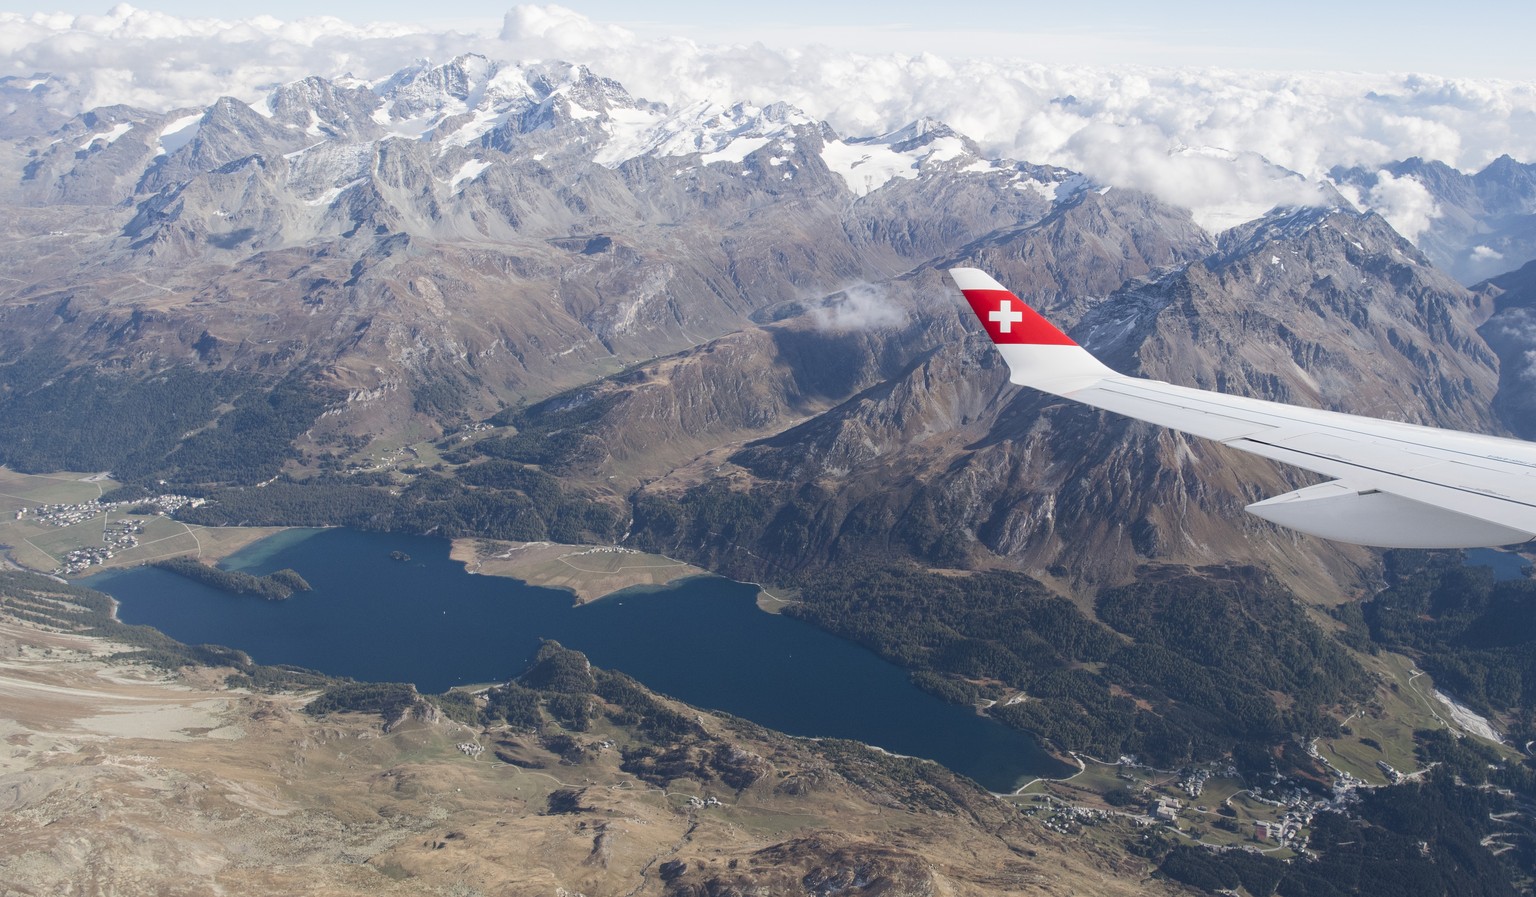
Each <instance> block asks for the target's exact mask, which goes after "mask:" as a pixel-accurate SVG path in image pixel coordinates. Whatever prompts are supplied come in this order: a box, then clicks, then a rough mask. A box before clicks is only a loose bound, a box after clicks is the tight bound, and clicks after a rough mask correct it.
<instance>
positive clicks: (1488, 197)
mask: <svg viewBox="0 0 1536 897" xmlns="http://www.w3.org/2000/svg"><path fill="white" fill-rule="evenodd" d="M1383 171H1384V172H1386V173H1387V175H1388V176H1389V177H1391V178H1393V179H1400V178H1409V179H1411V180H1412V182H1413V183H1414V184H1415V185H1416V186H1418V187H1421V188H1422V189H1423V190H1424V191H1425V193H1426V195H1427V198H1428V199H1429V200H1431V201H1432V203H1433V208H1432V209H1429V210H1426V213H1427V214H1428V216H1429V220H1428V225H1427V227H1426V229H1425V230H1424V232H1423V233H1422V234H1420V235H1418V237H1417V243H1418V245H1419V247H1420V248H1421V249H1423V250H1424V253H1425V255H1427V256H1428V257H1429V258H1430V259H1431V260H1433V261H1434V263H1435V265H1436V266H1437V267H1439V268H1441V269H1442V270H1444V271H1445V272H1447V273H1448V274H1450V275H1451V276H1452V277H1454V278H1456V280H1458V281H1459V282H1461V283H1464V284H1473V283H1477V282H1478V281H1481V280H1484V279H1486V278H1488V277H1491V276H1493V275H1496V274H1500V273H1502V272H1505V271H1509V270H1511V269H1513V268H1517V267H1519V266H1520V265H1522V264H1524V263H1525V262H1527V261H1530V260H1531V259H1533V258H1536V165H1531V164H1526V163H1521V162H1516V161H1515V160H1514V159H1511V158H1510V157H1509V156H1507V155H1506V156H1500V157H1499V158H1497V159H1495V160H1493V161H1492V162H1490V163H1489V164H1488V166H1487V167H1486V168H1484V169H1483V170H1482V171H1479V172H1476V173H1475V174H1464V173H1463V172H1461V171H1458V170H1457V169H1454V168H1452V167H1450V166H1449V165H1446V164H1445V163H1444V162H1437V161H1433V160H1429V161H1426V160H1424V159H1420V158H1417V157H1415V158H1412V159H1405V160H1403V161H1401V162H1394V163H1392V164H1390V165H1386V166H1383V167H1382V168H1379V169H1376V168H1372V169H1367V168H1347V169H1344V168H1340V169H1334V170H1333V171H1332V172H1330V176H1331V177H1332V178H1333V179H1334V180H1335V181H1337V182H1338V183H1340V184H1345V185H1349V186H1352V187H1354V188H1356V189H1358V190H1360V191H1361V192H1362V193H1370V192H1371V191H1372V190H1374V189H1377V188H1378V186H1379V185H1380V184H1381V182H1382V180H1383V178H1382V177H1381V172H1383Z"/></svg>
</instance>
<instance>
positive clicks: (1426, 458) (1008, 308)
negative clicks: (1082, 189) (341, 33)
mask: <svg viewBox="0 0 1536 897" xmlns="http://www.w3.org/2000/svg"><path fill="white" fill-rule="evenodd" d="M949 273H950V276H951V277H953V278H954V279H955V283H956V285H957V286H959V287H960V290H961V292H963V293H964V294H965V298H966V300H967V301H969V302H970V304H971V309H972V310H973V311H975V313H976V317H977V319H978V320H980V321H981V324H982V326H983V327H984V328H986V331H987V334H988V335H989V336H991V337H992V342H993V343H995V344H996V345H997V349H998V351H999V352H1001V353H1002V355H1003V359H1004V360H1005V361H1007V363H1008V368H1009V370H1010V371H1011V372H1012V373H1011V376H1010V378H1009V379H1011V380H1012V381H1013V382H1014V383H1018V384H1020V385H1023V386H1031V387H1034V388H1035V389H1039V390H1042V391H1044V392H1048V393H1052V394H1054V395H1058V396H1062V397H1064V398H1068V399H1072V400H1074V401H1078V402H1082V403H1084V404H1086V405H1092V406H1093V407H1095V408H1103V409H1105V410H1107V411H1114V412H1116V413H1119V414H1124V415H1126V416H1128V417H1134V418H1137V419H1139V420H1144V421H1150V422H1151V423H1154V424H1159V425H1161V426H1164V427H1169V428H1171V429H1174V430H1180V431H1182V432H1185V433H1190V434H1193V435H1195V436H1202V437H1205V438H1206V439H1212V440H1215V441H1217V442H1220V443H1222V444H1223V445H1228V446H1231V447H1232V448H1235V449H1240V450H1242V451H1245V452H1251V453H1253V454H1255V455H1261V456H1263V457H1265V458H1271V459H1274V460H1276V461H1283V462H1285V463H1286V464H1292V465H1295V466H1296V467H1301V468H1304V469H1306V470H1311V471H1316V472H1317V473H1320V474H1323V475H1325V476H1329V477H1333V478H1334V479H1333V480H1332V481H1330V482H1326V483H1320V484H1318V485H1315V486H1308V487H1306V488H1304V489H1298V490H1296V491H1295V492H1288V493H1286V494H1284V495H1279V496H1276V497H1274V498H1271V499H1267V500H1265V501H1261V502H1256V503H1254V504H1251V505H1249V506H1248V508H1247V510H1248V511H1249V512H1250V513H1252V514H1255V515H1257V516H1259V517H1262V518H1264V519H1265V520H1269V521H1272V522H1274V523H1278V524H1280V525H1281V526H1287V527H1290V528H1292V529H1297V530H1301V531H1302V532H1305V533H1311V534H1312V535H1316V536H1322V537H1323V538H1326V539H1336V540H1339V541H1342V542H1353V543H1356V544H1360V545H1376V546H1382V547H1389V548H1471V547H1477V546H1492V545H1508V544H1512V543H1516V542H1525V541H1527V540H1529V539H1531V538H1532V537H1533V536H1536V443H1529V442H1524V441H1521V440H1518V439H1504V438H1501V437H1497V436H1482V435H1478V434H1475V433H1463V432H1460V431H1457V430H1442V429H1438V428H1435V427H1421V426H1416V425H1413V424H1404V423H1397V422H1395V421H1385V420H1378V419H1376V418H1370V417H1360V416H1358V415H1353V414H1342V413H1339V412H1336V411H1322V410H1319V409H1315V408H1301V407H1297V406H1295V405H1285V404H1282V403H1279V402H1266V401H1263V400H1261V399H1248V398H1243V397H1240V396H1230V395H1225V394H1222V393H1217V392H1210V391H1207V390H1201V389H1190V388H1188V387H1184V386H1174V385H1173V384H1170V383H1164V382H1162V381H1160V380H1147V379H1143V378H1140V377H1126V376H1123V375H1121V374H1118V373H1116V372H1115V371H1113V370H1111V369H1109V368H1108V367H1105V366H1104V365H1103V364H1102V363H1100V362H1099V360H1098V359H1096V358H1094V357H1093V356H1092V355H1090V354H1089V353H1088V350H1086V349H1084V348H1082V347H1081V346H1079V345H1077V344H1076V343H1074V342H1073V341H1072V340H1071V339H1070V338H1068V337H1067V336H1066V335H1065V334H1063V333H1062V332H1061V331H1060V330H1058V329H1057V328H1056V327H1054V326H1053V325H1052V324H1051V323H1050V322H1049V321H1046V320H1045V319H1044V318H1042V317H1040V315H1038V314H1037V313H1035V312H1034V311H1033V310H1032V309H1030V308H1029V307H1027V306H1026V305H1025V304H1024V303H1023V302H1020V301H1019V299H1018V297H1016V296H1014V295H1013V294H1012V293H1010V292H1008V291H1007V290H1006V289H1004V288H1003V287H1002V286H1001V285H1000V284H998V282H997V281H995V280H993V279H992V278H991V277H990V276H989V275H987V274H986V273H985V272H983V271H980V270H978V269H976V268H955V269H952V270H951V271H950V272H949Z"/></svg>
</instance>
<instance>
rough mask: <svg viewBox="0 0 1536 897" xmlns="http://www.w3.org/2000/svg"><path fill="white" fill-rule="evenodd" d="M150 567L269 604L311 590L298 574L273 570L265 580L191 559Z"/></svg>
mask: <svg viewBox="0 0 1536 897" xmlns="http://www.w3.org/2000/svg"><path fill="white" fill-rule="evenodd" d="M151 565H152V566H155V567H159V568H160V569H162V570H169V571H170V572H172V573H175V574H177V575H179V576H185V577H186V578H188V579H191V580H195V581H197V582H200V583H202V584H203V585H205V586H212V587H213V588H215V589H219V590H221V591H225V592H232V593H234V594H236V595H258V596H260V597H262V598H265V599H267V600H268V601H282V600H284V599H286V598H288V597H289V596H291V595H292V594H293V593H294V592H308V591H309V590H310V585H309V583H308V582H306V581H305V579H304V577H302V576H300V575H299V572H298V571H297V570H288V569H284V570H276V571H273V572H272V573H268V574H267V575H266V576H252V575H251V574H249V573H240V572H238V571H235V570H220V569H219V568H218V567H211V566H209V565H207V564H205V563H203V562H201V561H199V560H197V559H196V558H190V557H175V558H166V559H165V560H161V561H154V562H152V564H151Z"/></svg>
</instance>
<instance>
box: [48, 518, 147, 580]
mask: <svg viewBox="0 0 1536 897" xmlns="http://www.w3.org/2000/svg"><path fill="white" fill-rule="evenodd" d="M142 532H144V524H142V523H140V522H139V521H137V520H134V519H132V518H131V517H122V518H119V519H118V520H117V522H116V523H111V524H108V525H107V526H106V527H104V528H103V529H102V531H101V544H100V545H88V546H86V547H84V548H76V549H74V550H73V551H70V552H69V553H68V554H66V555H64V558H63V563H61V564H60V565H59V566H58V567H57V568H56V569H55V570H54V571H53V575H54V576H68V575H70V574H72V573H79V572H81V571H83V570H84V569H85V568H86V567H91V566H95V565H96V564H103V563H106V561H107V559H108V558H110V557H112V555H113V554H115V553H116V552H119V551H127V550H128V549H130V548H137V547H138V546H139V534H140V533H142Z"/></svg>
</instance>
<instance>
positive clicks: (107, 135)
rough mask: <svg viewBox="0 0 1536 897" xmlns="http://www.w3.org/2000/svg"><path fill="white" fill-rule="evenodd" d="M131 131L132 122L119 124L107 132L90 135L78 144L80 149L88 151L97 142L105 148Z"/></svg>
mask: <svg viewBox="0 0 1536 897" xmlns="http://www.w3.org/2000/svg"><path fill="white" fill-rule="evenodd" d="M131 130H133V122H131V121H125V122H119V123H117V124H115V125H113V126H112V127H111V128H109V129H108V130H105V131H102V132H101V133H99V134H92V135H91V136H89V137H87V138H85V141H84V142H83V143H81V144H80V149H82V150H88V149H90V148H91V145H92V144H93V143H95V142H96V141H98V140H100V141H102V142H104V143H105V144H106V145H107V146H111V145H112V144H114V143H116V142H117V139H118V138H119V137H121V136H123V135H124V134H126V133H128V132H129V131H131Z"/></svg>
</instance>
